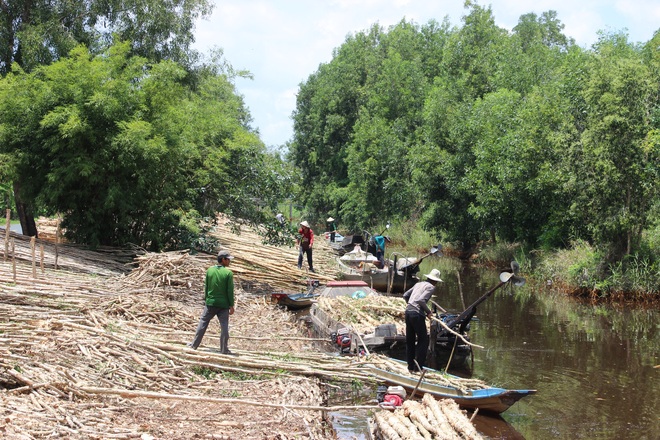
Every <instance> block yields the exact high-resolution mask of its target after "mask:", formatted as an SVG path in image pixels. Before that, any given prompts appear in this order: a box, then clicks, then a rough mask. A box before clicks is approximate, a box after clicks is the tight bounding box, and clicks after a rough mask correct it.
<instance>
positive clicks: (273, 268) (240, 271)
mask: <svg viewBox="0 0 660 440" xmlns="http://www.w3.org/2000/svg"><path fill="white" fill-rule="evenodd" d="M211 235H212V236H214V237H216V238H217V239H218V241H219V243H220V245H221V246H222V247H223V248H226V249H229V250H230V252H231V253H232V255H233V256H234V257H235V258H234V260H233V261H232V263H231V268H232V270H233V271H234V273H235V274H236V275H237V277H239V278H240V279H241V281H242V282H244V283H248V284H249V286H244V287H245V288H246V290H251V291H253V292H256V291H257V290H262V291H263V292H264V293H271V292H274V291H291V290H292V289H297V290H298V291H303V290H304V288H305V287H304V286H307V281H308V280H309V279H310V278H313V279H316V280H320V281H322V282H323V281H331V280H334V279H335V277H336V276H337V264H336V260H335V259H336V257H337V254H336V252H335V251H334V250H333V249H332V248H331V247H330V244H329V243H328V242H327V241H326V240H325V239H324V237H323V236H322V235H320V234H319V235H317V236H316V237H315V240H314V248H313V249H314V251H313V256H314V269H315V270H316V273H310V272H307V271H306V270H305V269H306V266H307V260H306V258H305V259H304V260H303V269H302V270H301V269H298V267H297V264H298V248H297V247H295V246H293V247H286V246H272V245H267V244H263V240H262V238H261V237H260V236H259V235H258V234H257V232H256V231H254V230H253V229H251V228H249V227H245V226H243V227H241V232H240V234H236V233H235V231H234V230H233V229H232V227H231V224H230V223H229V221H228V220H227V219H226V218H225V217H222V216H220V217H219V218H218V225H217V227H216V228H215V230H214V231H213V232H212V233H211Z"/></svg>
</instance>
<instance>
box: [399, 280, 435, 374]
mask: <svg viewBox="0 0 660 440" xmlns="http://www.w3.org/2000/svg"><path fill="white" fill-rule="evenodd" d="M441 282H442V279H440V271H439V270H438V269H433V270H432V271H431V272H430V273H428V274H426V281H420V282H418V283H416V284H415V285H414V286H412V287H411V288H410V289H408V290H407V291H406V292H405V293H404V294H403V299H405V300H406V303H407V304H408V305H407V306H406V361H407V362H408V371H409V372H411V373H413V372H419V371H420V369H421V368H423V367H424V364H425V363H426V353H427V351H428V347H429V335H428V333H427V331H426V318H431V316H433V313H432V312H431V309H429V306H428V304H427V303H428V302H429V300H430V299H431V296H432V295H433V292H434V291H435V286H436V285H437V284H438V283H441ZM415 361H417V364H416V363H415Z"/></svg>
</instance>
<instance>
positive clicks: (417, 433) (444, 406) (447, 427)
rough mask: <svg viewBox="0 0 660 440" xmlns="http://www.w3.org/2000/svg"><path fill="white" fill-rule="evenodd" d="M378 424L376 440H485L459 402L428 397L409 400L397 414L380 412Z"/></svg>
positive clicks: (377, 419)
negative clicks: (459, 405) (419, 399)
mask: <svg viewBox="0 0 660 440" xmlns="http://www.w3.org/2000/svg"><path fill="white" fill-rule="evenodd" d="M374 422H375V423H374V427H373V432H372V434H373V437H374V438H375V439H376V440H400V439H429V440H430V439H439V438H441V439H448V440H463V439H469V440H481V439H483V437H482V435H481V434H479V432H478V431H477V430H476V429H475V427H474V426H473V425H472V423H470V421H469V419H468V418H467V416H466V415H465V413H464V412H463V411H461V409H460V408H459V407H458V405H457V404H456V402H454V401H453V400H449V399H444V400H436V399H434V398H433V397H431V396H429V395H428V394H426V395H424V397H423V398H422V401H421V402H418V401H414V400H406V401H405V402H403V405H402V406H401V407H400V408H397V409H396V410H395V411H394V412H389V411H379V412H377V413H376V414H375V416H374Z"/></svg>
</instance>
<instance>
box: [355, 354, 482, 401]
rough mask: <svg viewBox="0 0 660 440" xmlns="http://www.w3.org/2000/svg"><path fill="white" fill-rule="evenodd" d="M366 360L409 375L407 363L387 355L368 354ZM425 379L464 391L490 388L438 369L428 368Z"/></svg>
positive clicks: (402, 374)
mask: <svg viewBox="0 0 660 440" xmlns="http://www.w3.org/2000/svg"><path fill="white" fill-rule="evenodd" d="M366 362H368V363H369V364H371V365H374V366H376V367H378V368H380V369H381V370H385V371H389V372H390V373H396V374H398V375H401V376H408V375H409V373H408V366H407V364H406V363H403V362H397V361H394V360H392V359H391V358H389V357H387V356H383V355H379V354H371V355H369V356H368V358H367V360H366ZM424 381H426V382H432V383H435V384H439V385H444V386H448V387H453V388H456V389H457V390H460V391H461V392H463V393H469V392H470V391H472V390H480V389H485V388H488V385H487V384H486V383H485V382H484V381H482V380H479V379H468V378H463V377H458V376H453V375H449V374H445V373H443V372H442V371H436V370H426V372H425V374H424Z"/></svg>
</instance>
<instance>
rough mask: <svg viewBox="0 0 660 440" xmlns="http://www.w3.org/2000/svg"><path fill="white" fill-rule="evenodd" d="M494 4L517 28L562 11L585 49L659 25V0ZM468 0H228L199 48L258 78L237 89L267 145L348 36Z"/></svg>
mask: <svg viewBox="0 0 660 440" xmlns="http://www.w3.org/2000/svg"><path fill="white" fill-rule="evenodd" d="M478 2H479V3H480V4H482V5H483V6H487V5H489V4H490V5H491V9H492V11H493V15H494V16H495V20H496V23H497V24H498V25H499V26H501V27H504V28H506V29H512V28H513V27H514V26H515V25H516V24H517V22H518V19H519V17H520V16H521V15H522V14H526V13H529V12H534V13H536V14H537V15H540V14H541V13H542V12H545V11H548V10H554V11H557V18H558V19H559V20H560V21H561V22H562V23H564V25H565V28H564V33H565V34H566V35H568V36H569V37H572V38H574V39H575V40H576V42H577V43H578V44H579V45H581V46H582V47H589V46H590V45H591V44H593V43H594V42H595V41H596V40H597V31H598V30H607V29H609V30H621V29H622V28H628V33H629V35H630V39H631V40H632V41H648V40H649V39H650V38H651V37H652V36H653V32H654V31H655V30H657V29H658V23H660V4H659V3H658V1H657V0H634V1H630V0H581V1H576V0H536V1H535V2H533V3H530V2H527V1H523V0H481V1H479V0H478ZM463 3H464V0H435V1H428V0H325V1H323V0H223V1H219V2H218V3H217V5H216V8H215V10H214V12H213V16H212V17H211V18H210V20H208V21H205V20H201V21H199V22H198V25H197V31H196V34H195V35H196V40H197V43H196V45H195V47H197V48H198V49H200V50H202V51H207V50H208V49H209V48H211V47H214V46H218V47H221V48H223V49H224V53H225V57H226V59H227V60H228V61H229V62H230V63H231V64H232V65H233V66H234V67H235V68H238V69H247V70H249V71H251V72H252V73H253V75H254V80H253V81H245V80H238V81H237V88H238V91H239V93H241V94H243V95H244V96H245V102H246V104H247V105H248V106H249V108H250V112H251V113H252V116H253V118H254V125H255V126H256V127H258V128H259V131H260V133H261V136H262V140H263V141H264V143H265V144H266V145H280V144H284V143H285V142H286V141H288V140H290V138H291V136H292V121H291V119H290V116H291V113H292V112H293V110H294V108H295V95H296V93H297V90H298V85H299V83H300V82H302V81H305V80H306V79H307V77H308V76H309V75H310V74H312V73H313V72H315V71H316V69H317V68H318V66H319V64H320V63H325V62H329V61H330V60H331V59H332V51H333V49H335V48H338V47H339V46H341V44H342V43H343V42H344V41H345V39H346V36H347V35H348V34H354V33H356V32H360V31H364V30H367V29H369V28H370V27H371V26H372V25H373V24H374V23H379V24H380V25H381V26H383V27H385V28H388V27H389V26H391V25H394V24H396V23H398V22H400V21H401V20H402V19H403V18H404V17H405V18H406V20H408V21H411V20H412V21H415V22H416V23H418V24H424V23H427V22H428V21H429V20H430V19H435V20H436V21H438V22H442V20H443V19H444V18H445V16H448V17H449V19H450V22H451V23H452V24H453V25H461V24H462V21H461V18H462V16H463V15H465V12H466V10H465V9H464V8H463Z"/></svg>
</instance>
